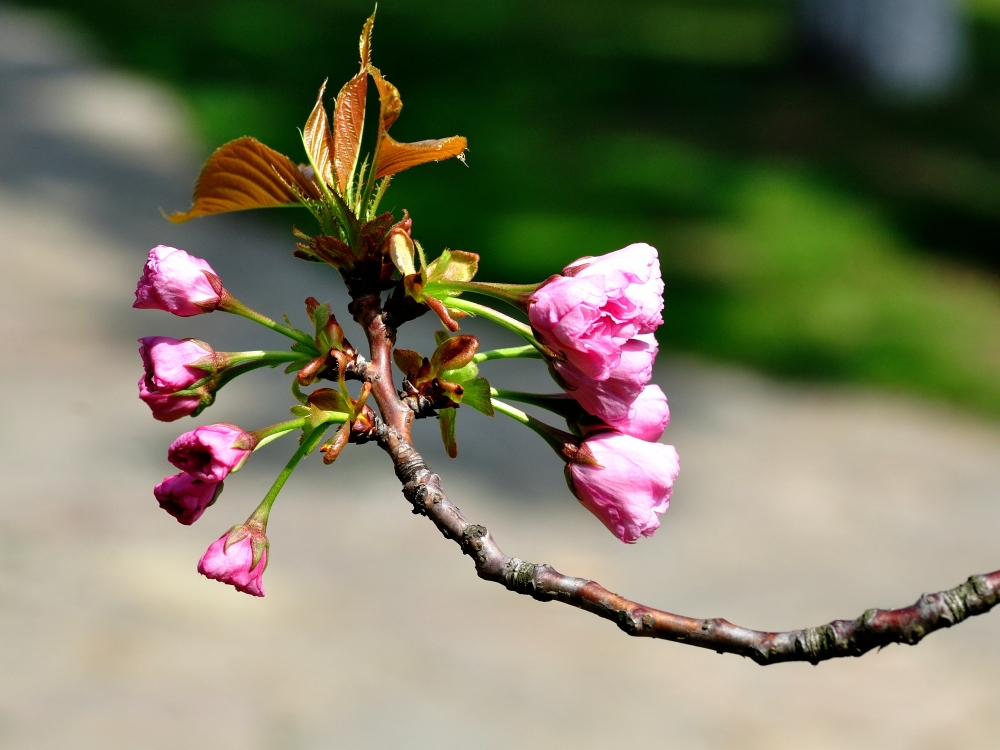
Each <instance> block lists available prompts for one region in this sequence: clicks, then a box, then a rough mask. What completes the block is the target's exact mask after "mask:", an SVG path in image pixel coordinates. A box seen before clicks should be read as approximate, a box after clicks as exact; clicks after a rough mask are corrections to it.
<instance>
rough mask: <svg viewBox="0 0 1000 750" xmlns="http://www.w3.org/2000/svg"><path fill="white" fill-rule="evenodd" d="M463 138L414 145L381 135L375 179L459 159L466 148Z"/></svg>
mask: <svg viewBox="0 0 1000 750" xmlns="http://www.w3.org/2000/svg"><path fill="white" fill-rule="evenodd" d="M467 145H468V144H467V142H466V140H465V138H463V137H462V136H460V135H453V136H452V137H451V138H438V139H436V140H429V141H415V142H414V143H400V142H399V141H397V140H395V139H394V138H393V137H392V136H390V135H389V134H383V136H382V140H381V142H380V143H379V150H378V161H377V162H376V163H375V179H376V180H377V179H379V178H380V177H385V176H387V175H391V174H396V173H397V172H402V171H403V170H404V169H409V168H410V167H416V166H418V165H420V164H426V163H427V162H430V161H441V160H442V159H450V158H451V157H453V156H458V157H461V155H462V154H463V153H465V149H466V146H467Z"/></svg>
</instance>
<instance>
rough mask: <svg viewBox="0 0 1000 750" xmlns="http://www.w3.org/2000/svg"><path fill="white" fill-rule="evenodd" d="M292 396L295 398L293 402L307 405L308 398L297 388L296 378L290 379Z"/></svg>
mask: <svg viewBox="0 0 1000 750" xmlns="http://www.w3.org/2000/svg"><path fill="white" fill-rule="evenodd" d="M292 395H293V396H295V400H296V401H298V402H299V403H300V404H305V405H306V406H308V405H309V397H308V396H307V395H306V394H304V393H303V392H302V389H301V388H299V381H298V378H292Z"/></svg>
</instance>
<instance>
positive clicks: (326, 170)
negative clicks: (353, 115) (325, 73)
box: [302, 81, 334, 185]
mask: <svg viewBox="0 0 1000 750" xmlns="http://www.w3.org/2000/svg"><path fill="white" fill-rule="evenodd" d="M324 91H326V81H323V85H322V86H320V88H319V95H318V96H317V97H316V106H315V107H313V111H312V114H310V115H309V119H308V120H306V127H305V129H304V130H303V131H302V139H303V140H304V141H305V145H306V151H307V152H309V158H310V159H312V163H313V164H314V165H315V166H316V170H317V171H318V172H319V175H320V177H322V178H323V181H324V182H325V183H326V184H327V185H332V184H333V161H332V158H333V154H334V144H333V134H332V133H331V132H330V121H329V119H328V118H327V116H326V109H325V108H324V107H323V92H324Z"/></svg>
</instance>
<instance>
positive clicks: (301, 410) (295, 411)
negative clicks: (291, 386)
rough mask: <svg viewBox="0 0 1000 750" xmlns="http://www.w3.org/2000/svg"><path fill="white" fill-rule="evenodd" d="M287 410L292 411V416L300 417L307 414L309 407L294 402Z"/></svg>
mask: <svg viewBox="0 0 1000 750" xmlns="http://www.w3.org/2000/svg"><path fill="white" fill-rule="evenodd" d="M289 411H291V412H292V416H293V417H298V418H299V419H301V418H302V417H308V416H309V411H310V409H309V407H308V406H302V405H300V404H296V405H295V406H293V407H292V408H291V409H289Z"/></svg>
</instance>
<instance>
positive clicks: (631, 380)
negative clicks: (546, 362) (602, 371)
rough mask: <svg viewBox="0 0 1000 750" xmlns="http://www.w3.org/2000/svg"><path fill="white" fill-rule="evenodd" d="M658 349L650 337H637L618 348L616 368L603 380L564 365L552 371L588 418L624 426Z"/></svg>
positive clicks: (647, 376) (654, 340)
mask: <svg viewBox="0 0 1000 750" xmlns="http://www.w3.org/2000/svg"><path fill="white" fill-rule="evenodd" d="M658 351H659V347H658V346H657V344H656V338H655V337H654V336H653V335H652V334H647V335H642V336H636V337H635V338H634V339H631V340H629V341H627V342H625V344H623V345H622V348H621V357H620V359H619V361H618V365H617V366H616V367H615V368H614V369H613V370H611V372H610V373H609V375H608V377H607V378H605V379H604V380H595V379H593V378H590V377H587V375H586V374H584V373H583V372H581V371H580V370H578V369H577V368H575V367H574V366H573V365H571V364H569V363H565V362H556V363H555V365H554V367H555V370H556V372H557V373H558V374H559V376H560V377H561V378H562V379H563V381H564V382H565V384H566V385H567V386H568V389H567V392H568V393H569V395H571V396H572V397H573V398H574V399H576V401H577V403H579V404H580V406H582V407H583V408H584V409H585V410H586V411H587V413H588V414H593V415H594V416H595V417H600V418H601V419H603V420H604V421H605V422H607V423H608V424H615V423H620V422H624V421H626V420H627V419H628V417H629V410H630V409H631V408H632V404H633V403H634V402H635V400H636V399H637V398H639V395H640V394H641V393H642V390H643V388H644V387H645V385H646V383H648V382H649V379H650V378H651V377H652V376H653V362H654V361H655V360H656V354H657V352H658Z"/></svg>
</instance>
